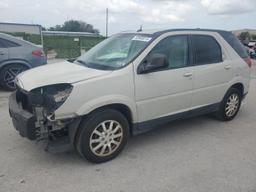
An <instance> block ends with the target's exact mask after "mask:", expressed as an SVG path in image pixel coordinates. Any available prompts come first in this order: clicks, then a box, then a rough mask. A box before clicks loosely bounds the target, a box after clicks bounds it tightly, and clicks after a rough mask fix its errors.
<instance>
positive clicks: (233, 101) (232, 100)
mask: <svg viewBox="0 0 256 192" xmlns="http://www.w3.org/2000/svg"><path fill="white" fill-rule="evenodd" d="M241 102H242V93H241V92H240V91H239V90H238V89H236V88H230V89H229V90H228V92H227V93H226V95H225V97H224V99H223V101H222V102H221V104H220V108H219V111H218V112H217V113H216V116H217V118H218V119H220V120H222V121H230V120H232V119H234V118H235V116H236V115H237V113H238V111H239V109H240V106H241Z"/></svg>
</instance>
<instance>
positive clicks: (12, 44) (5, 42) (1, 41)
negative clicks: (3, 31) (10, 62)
mask: <svg viewBox="0 0 256 192" xmlns="http://www.w3.org/2000/svg"><path fill="white" fill-rule="evenodd" d="M1 44H2V45H3V46H4V47H6V48H9V47H18V46H20V45H19V44H18V43H15V42H12V41H9V40H6V39H0V46H1Z"/></svg>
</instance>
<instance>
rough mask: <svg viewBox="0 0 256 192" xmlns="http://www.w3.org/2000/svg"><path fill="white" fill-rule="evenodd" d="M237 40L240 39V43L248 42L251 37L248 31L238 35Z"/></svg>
mask: <svg viewBox="0 0 256 192" xmlns="http://www.w3.org/2000/svg"><path fill="white" fill-rule="evenodd" d="M239 39H240V40H241V41H250V39H251V35H250V33H249V32H248V31H246V32H242V33H240V35H239Z"/></svg>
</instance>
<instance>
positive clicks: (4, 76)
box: [0, 64, 28, 91]
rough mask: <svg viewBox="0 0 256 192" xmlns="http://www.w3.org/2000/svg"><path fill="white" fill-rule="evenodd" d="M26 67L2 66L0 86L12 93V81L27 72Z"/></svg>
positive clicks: (13, 84)
mask: <svg viewBox="0 0 256 192" xmlns="http://www.w3.org/2000/svg"><path fill="white" fill-rule="evenodd" d="M27 69H28V67H26V66H24V65H21V64H8V65H6V66H4V67H3V68H2V69H1V71H0V85H1V87H2V88H4V89H5V90H8V91H14V90H15V89H16V86H15V83H14V80H15V77H16V76H17V75H18V74H19V73H21V72H23V71H25V70H27Z"/></svg>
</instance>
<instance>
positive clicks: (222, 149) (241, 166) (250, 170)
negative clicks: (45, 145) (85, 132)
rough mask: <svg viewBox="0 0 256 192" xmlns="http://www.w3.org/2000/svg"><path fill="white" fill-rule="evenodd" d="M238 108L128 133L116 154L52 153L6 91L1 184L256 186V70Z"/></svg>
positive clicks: (37, 187)
mask: <svg viewBox="0 0 256 192" xmlns="http://www.w3.org/2000/svg"><path fill="white" fill-rule="evenodd" d="M252 77H253V79H252V81H251V89H250V93H249V95H248V97H247V102H246V103H245V104H244V105H243V106H242V108H241V111H240V113H239V114H238V116H237V117H236V118H235V119H234V120H233V121H231V122H228V123H226V122H220V121H217V120H215V119H213V118H212V117H209V116H201V117H197V118H192V119H189V120H187V121H180V122H175V123H171V124H168V125H167V126H165V127H162V128H159V129H157V130H154V131H151V132H149V133H146V134H143V135H139V136H137V137H133V138H131V139H130V140H129V143H128V145H127V146H126V148H125V150H124V151H123V153H121V154H120V156H119V157H118V158H116V159H115V160H113V161H110V162H107V163H104V164H99V165H95V164H91V163H89V162H87V161H85V160H83V159H81V158H80V157H79V156H78V155H77V154H76V153H75V152H70V153H62V154H50V153H47V152H45V151H44V150H43V149H42V146H41V145H40V144H35V143H33V142H31V141H28V140H27V139H25V138H21V137H20V136H19V135H18V133H17V132H16V131H15V130H14V128H13V126H12V124H11V120H10V118H9V115H8V108H7V104H8V99H7V96H8V95H9V93H7V92H0V125H1V126H0V129H1V133H0V192H10V191H24V192H35V191H36V192H41V191H42V192H45V191H47V192H48V191H51V192H59V191H60V192H70V191H76V192H78V191H86V192H87V191H88V192H89V191H90V192H94V191H95V192H96V191H111V192H128V191H138V192H144V191H145V192H151V191H152V192H155V191H161V192H162V191H163V192H164V191H175V192H177V191H179V192H190V191H191V192H212V191H216V192H221V191H223V192H224V191H225V192H241V191H242V192H256V182H255V181H256V149H255V146H256V123H255V115H256V102H255V98H256V79H255V78H256V73H255V64H254V67H253V73H252Z"/></svg>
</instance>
